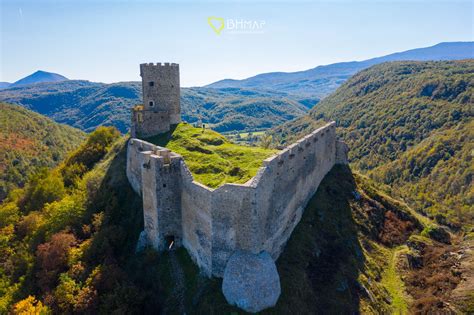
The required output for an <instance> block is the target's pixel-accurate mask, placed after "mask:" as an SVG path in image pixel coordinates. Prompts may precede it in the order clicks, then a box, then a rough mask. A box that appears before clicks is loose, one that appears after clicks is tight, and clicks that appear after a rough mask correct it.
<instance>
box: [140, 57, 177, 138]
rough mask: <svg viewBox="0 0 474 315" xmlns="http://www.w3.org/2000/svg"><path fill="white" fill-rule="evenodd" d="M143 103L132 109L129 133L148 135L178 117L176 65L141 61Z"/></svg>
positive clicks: (162, 128)
mask: <svg viewBox="0 0 474 315" xmlns="http://www.w3.org/2000/svg"><path fill="white" fill-rule="evenodd" d="M140 76H141V77H142V91H143V104H142V105H140V106H136V107H135V108H134V110H133V111H132V129H131V134H132V137H145V138H146V137H150V136H154V135H156V134H159V133H162V132H166V131H168V130H170V126H171V125H175V124H177V123H179V122H180V121H181V105H180V83H179V65H178V64H176V63H164V64H162V63H156V64H153V63H143V64H141V65H140Z"/></svg>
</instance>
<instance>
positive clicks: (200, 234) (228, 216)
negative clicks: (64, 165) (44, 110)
mask: <svg viewBox="0 0 474 315" xmlns="http://www.w3.org/2000/svg"><path fill="white" fill-rule="evenodd" d="M346 156H347V148H346V146H345V144H343V143H342V142H339V141H337V140H336V131H335V123H334V122H332V123H329V124H327V125H326V126H324V127H322V128H319V129H317V130H315V131H314V132H312V133H311V134H309V135H308V136H306V137H304V138H302V139H300V140H299V141H297V142H296V143H294V144H292V145H290V146H289V147H287V148H286V149H284V150H283V151H281V152H279V154H277V155H274V156H272V157H270V158H268V159H266V160H265V161H264V162H263V166H262V167H261V168H260V170H259V171H258V173H257V175H256V176H255V177H254V178H252V179H251V180H249V181H248V182H247V183H245V184H225V185H222V186H220V187H218V188H217V189H211V188H209V187H206V186H204V185H202V184H200V183H198V182H196V181H194V179H193V176H192V174H191V172H190V171H189V169H188V168H187V166H186V163H185V161H184V160H183V158H182V157H181V156H180V155H178V154H176V153H173V152H171V151H169V150H168V149H166V148H162V147H158V146H155V145H153V144H150V143H148V142H146V141H143V140H139V139H131V140H130V141H129V144H128V156H127V176H128V178H129V181H130V183H131V184H132V186H133V188H134V189H135V190H136V191H137V192H138V193H140V194H142V196H143V210H144V218H145V231H144V232H145V235H146V240H147V242H148V243H149V244H151V245H152V246H153V247H154V248H156V249H158V250H163V249H164V248H165V246H166V238H167V237H172V238H173V239H174V241H175V244H176V245H178V246H181V245H182V246H184V247H185V248H186V249H187V250H188V252H189V254H190V255H191V257H192V258H193V260H194V261H195V262H196V264H197V265H198V266H199V267H200V268H201V270H203V271H204V272H205V273H206V274H207V275H208V276H211V275H213V276H217V277H222V275H223V272H224V269H225V266H226V263H227V261H228V259H229V257H230V256H231V255H232V254H233V253H234V252H235V251H236V250H244V251H249V252H252V253H255V254H258V253H260V252H261V251H266V252H268V253H270V255H271V256H272V258H273V259H274V260H276V259H277V258H278V256H279V255H280V254H281V252H282V250H283V248H284V246H285V244H286V242H287V240H288V239H289V237H290V235H291V233H292V231H293V229H294V228H295V226H296V224H297V223H298V222H299V221H300V219H301V215H302V213H303V209H304V208H305V206H306V205H307V203H308V201H309V199H310V198H311V197H312V196H313V194H314V193H315V192H316V190H317V188H318V186H319V183H320V182H321V180H322V179H323V178H324V176H325V175H326V174H327V173H328V172H329V171H330V170H331V168H332V167H333V166H334V164H336V163H346V162H347V161H346Z"/></svg>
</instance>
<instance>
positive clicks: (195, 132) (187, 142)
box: [147, 123, 278, 188]
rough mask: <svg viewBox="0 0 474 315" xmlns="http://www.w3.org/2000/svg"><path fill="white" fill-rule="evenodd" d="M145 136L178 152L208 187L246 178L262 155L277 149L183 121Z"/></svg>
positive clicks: (245, 180) (260, 160)
mask: <svg viewBox="0 0 474 315" xmlns="http://www.w3.org/2000/svg"><path fill="white" fill-rule="evenodd" d="M147 140H148V141H151V142H152V143H155V144H157V145H160V146H164V147H166V148H168V149H170V150H172V151H173V152H176V153H178V154H181V155H182V156H183V158H184V160H185V161H186V165H187V166H188V168H189V170H190V171H191V173H192V174H193V176H194V179H195V180H196V181H198V182H200V183H202V184H204V185H206V186H209V187H211V188H216V187H219V186H220V185H223V184H225V183H240V184H242V183H245V182H247V181H248V180H249V179H251V178H252V177H253V176H255V175H256V174H257V171H258V169H259V168H260V167H261V166H262V162H263V160H264V159H266V158H268V157H269V156H271V155H273V154H275V153H276V152H278V151H277V150H272V149H264V148H259V147H250V146H243V145H237V144H235V143H232V142H230V141H229V140H228V139H226V138H225V137H224V136H223V135H221V134H219V133H217V132H215V131H213V130H210V129H202V128H196V127H193V126H191V125H190V124H186V123H180V124H178V125H177V126H176V127H175V128H174V129H173V130H172V131H170V132H168V133H165V134H162V135H159V136H156V137H152V138H150V139H147Z"/></svg>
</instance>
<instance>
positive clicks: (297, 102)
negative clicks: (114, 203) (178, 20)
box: [0, 42, 474, 133]
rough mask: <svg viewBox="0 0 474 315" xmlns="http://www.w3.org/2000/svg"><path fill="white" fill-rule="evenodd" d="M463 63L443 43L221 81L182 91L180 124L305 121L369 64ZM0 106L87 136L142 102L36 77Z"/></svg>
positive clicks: (456, 50) (135, 91) (473, 53)
mask: <svg viewBox="0 0 474 315" xmlns="http://www.w3.org/2000/svg"><path fill="white" fill-rule="evenodd" d="M466 58H474V42H453V43H441V44H438V45H435V46H432V47H427V48H419V49H413V50H408V51H405V52H400V53H395V54H391V55H387V56H383V57H379V58H373V59H369V60H365V61H353V62H343V63H335V64H332V65H327V66H319V67H316V68H314V69H310V70H306V71H300V72H292V73H284V72H273V73H265V74H260V75H257V76H255V77H252V78H248V79H245V80H222V81H219V82H216V83H213V84H210V85H208V86H206V87H194V88H183V89H182V90H181V102H182V118H183V119H184V120H185V121H187V122H191V123H194V122H202V123H205V124H206V125H207V126H208V127H211V128H213V129H214V130H216V131H219V132H230V131H254V130H261V129H267V128H272V127H275V126H277V125H279V124H282V123H284V122H286V121H289V120H292V119H294V118H297V117H300V116H302V115H304V114H305V113H306V112H307V111H308V110H309V109H311V108H312V107H313V106H314V105H316V104H317V103H318V102H319V100H320V98H323V97H325V96H327V95H328V94H330V93H332V92H333V91H335V90H336V89H337V88H338V87H339V86H340V85H341V84H342V83H343V82H345V81H346V80H347V79H348V78H349V77H351V76H352V75H353V74H355V73H356V72H358V71H360V70H362V69H365V68H368V67H370V66H372V65H374V64H378V63H382V62H386V61H394V60H452V59H466ZM58 81H59V82H58ZM1 86H2V85H1V84H0V87H1ZM0 101H4V102H8V103H13V104H20V105H23V106H25V107H26V108H28V109H31V110H34V111H36V112H39V113H41V114H44V115H46V116H48V117H51V118H53V119H54V120H56V121H58V122H61V123H66V124H69V125H71V126H74V127H77V128H80V129H82V130H85V131H92V130H94V129H95V128H97V127H98V126H100V125H113V126H115V127H117V128H118V129H119V130H120V131H121V132H123V133H125V132H127V130H128V128H129V125H130V108H131V107H132V106H133V105H136V104H139V103H141V84H140V82H119V83H113V84H104V83H93V82H89V81H78V80H68V79H67V78H65V77H63V76H61V75H59V74H55V73H49V72H44V71H37V72H35V73H34V74H32V75H30V76H28V77H26V78H23V79H21V80H19V81H17V82H15V83H13V84H11V85H9V86H8V88H4V89H1V90H0Z"/></svg>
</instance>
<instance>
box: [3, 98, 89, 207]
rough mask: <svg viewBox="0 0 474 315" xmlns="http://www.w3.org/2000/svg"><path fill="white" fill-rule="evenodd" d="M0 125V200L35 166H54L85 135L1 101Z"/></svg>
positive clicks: (19, 184)
mask: <svg viewBox="0 0 474 315" xmlns="http://www.w3.org/2000/svg"><path fill="white" fill-rule="evenodd" d="M0 126H2V128H1V130H0V201H2V200H3V198H5V197H6V195H7V194H8V192H9V191H10V190H12V189H13V188H16V187H19V186H23V184H24V183H25V181H26V179H27V177H28V175H30V174H31V173H32V172H34V171H35V170H36V169H38V168H41V167H52V166H55V165H57V164H58V163H59V162H60V161H62V160H63V159H64V157H65V156H66V154H67V153H69V152H70V151H71V150H72V149H74V148H76V147H77V146H78V145H79V144H80V143H81V141H82V140H84V138H85V133H83V132H81V131H80V130H77V129H74V128H71V127H69V126H65V125H60V124H57V123H55V122H53V121H52V120H50V119H48V118H46V117H44V116H42V115H39V114H37V113H34V112H31V111H29V110H26V109H24V108H22V107H20V106H15V105H9V104H5V103H0Z"/></svg>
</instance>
